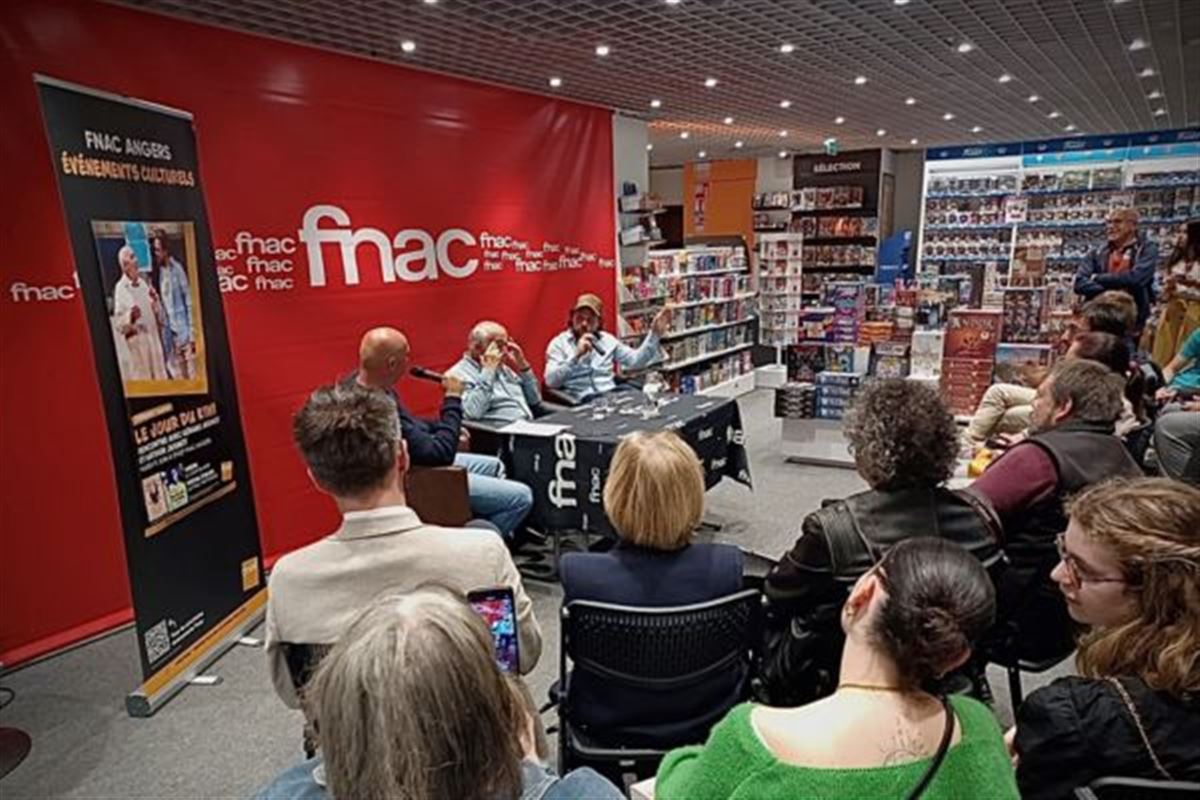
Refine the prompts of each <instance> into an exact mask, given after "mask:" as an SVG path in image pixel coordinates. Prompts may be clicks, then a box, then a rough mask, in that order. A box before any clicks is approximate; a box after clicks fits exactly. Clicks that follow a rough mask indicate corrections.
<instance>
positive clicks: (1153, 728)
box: [1010, 478, 1200, 800]
mask: <svg viewBox="0 0 1200 800" xmlns="http://www.w3.org/2000/svg"><path fill="white" fill-rule="evenodd" d="M1067 510H1068V513H1069V514H1070V524H1069V525H1068V527H1067V530H1066V533H1064V534H1062V535H1060V536H1059V538H1058V552H1059V557H1060V561H1059V564H1058V566H1057V567H1055V569H1054V572H1053V573H1051V577H1052V578H1053V579H1054V580H1055V582H1056V583H1057V584H1058V587H1059V589H1060V590H1061V591H1062V593H1063V596H1064V597H1065V598H1066V601H1067V608H1068V610H1069V611H1070V614H1071V617H1072V618H1073V619H1074V620H1075V621H1076V622H1079V623H1082V624H1083V625H1085V626H1088V628H1089V629H1090V630H1089V631H1088V633H1087V634H1085V635H1084V637H1083V639H1082V640H1081V641H1080V643H1079V652H1078V655H1077V657H1076V664H1077V667H1078V669H1079V673H1080V676H1079V677H1070V678H1060V679H1058V680H1057V681H1055V682H1054V683H1052V684H1050V685H1049V686H1047V687H1045V688H1043V689H1039V690H1038V691H1036V692H1034V693H1033V694H1031V695H1030V696H1029V698H1028V699H1027V700H1026V701H1025V703H1024V704H1023V705H1022V706H1021V708H1020V709H1018V712H1017V724H1016V728H1015V735H1013V732H1010V737H1011V742H1012V746H1013V758H1014V760H1015V761H1016V764H1017V783H1018V784H1019V785H1020V788H1021V795H1022V797H1024V798H1026V800H1030V799H1031V798H1032V800H1038V799H1039V798H1062V797H1072V796H1073V790H1074V789H1075V788H1076V787H1078V786H1084V785H1087V784H1088V783H1090V782H1091V781H1093V780H1095V779H1096V778H1099V777H1104V776H1122V777H1138V778H1150V779H1158V780H1177V781H1184V780H1190V781H1197V780H1200V489H1196V488H1194V487H1190V486H1188V485H1186V484H1183V483H1179V482H1177V481H1172V480H1169V479H1166V478H1119V479H1115V480H1111V481H1108V482H1106V483H1102V484H1098V485H1095V486H1093V487H1091V488H1089V489H1087V490H1085V491H1084V492H1082V493H1081V494H1079V495H1078V496H1077V497H1076V498H1075V499H1074V500H1073V501H1072V502H1071V503H1070V505H1069V506H1068V509H1067Z"/></svg>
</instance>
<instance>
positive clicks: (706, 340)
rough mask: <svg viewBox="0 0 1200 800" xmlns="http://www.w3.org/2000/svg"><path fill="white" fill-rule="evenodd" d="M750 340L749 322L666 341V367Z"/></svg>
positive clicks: (663, 346) (664, 343)
mask: <svg viewBox="0 0 1200 800" xmlns="http://www.w3.org/2000/svg"><path fill="white" fill-rule="evenodd" d="M749 341H750V324H749V322H746V323H743V324H740V325H733V326H730V327H728V328H718V329H717V330H712V331H705V332H703V333H698V334H696V335H695V336H688V337H686V338H683V339H677V340H672V341H664V342H663V343H662V349H663V350H664V351H665V352H666V354H667V361H668V363H667V365H666V366H665V367H663V368H664V369H673V368H675V367H676V366H677V365H678V363H679V362H683V361H688V360H690V359H693V358H698V357H700V356H703V355H706V354H708V353H716V352H719V351H721V350H727V349H729V348H731V347H738V346H740V345H743V344H747V343H748V342H749Z"/></svg>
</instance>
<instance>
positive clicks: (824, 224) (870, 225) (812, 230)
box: [793, 217, 879, 239]
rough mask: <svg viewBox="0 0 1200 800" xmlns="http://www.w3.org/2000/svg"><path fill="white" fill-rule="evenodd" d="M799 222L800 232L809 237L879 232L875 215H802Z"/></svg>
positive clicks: (835, 236)
mask: <svg viewBox="0 0 1200 800" xmlns="http://www.w3.org/2000/svg"><path fill="white" fill-rule="evenodd" d="M794 222H795V220H793V223H794ZM799 223H800V224H799V228H800V232H801V233H802V234H804V236H805V237H806V238H810V239H812V238H816V239H858V238H862V237H865V236H876V235H877V234H878V233H879V220H878V218H876V217H804V218H802V219H800V220H799Z"/></svg>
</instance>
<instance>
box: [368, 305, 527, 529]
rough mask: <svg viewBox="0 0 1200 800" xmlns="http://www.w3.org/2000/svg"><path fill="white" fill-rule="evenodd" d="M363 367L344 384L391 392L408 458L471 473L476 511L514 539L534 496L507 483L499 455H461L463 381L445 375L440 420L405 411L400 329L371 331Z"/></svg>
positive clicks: (405, 370) (405, 349) (520, 485)
mask: <svg viewBox="0 0 1200 800" xmlns="http://www.w3.org/2000/svg"><path fill="white" fill-rule="evenodd" d="M358 353H359V367H358V369H357V370H356V371H355V372H353V373H352V374H351V375H350V376H349V377H347V378H346V380H345V381H344V383H357V384H358V385H359V386H366V387H367V388H370V389H378V390H380V391H383V392H385V393H387V395H388V397H390V398H391V399H392V402H393V403H395V407H396V411H397V413H398V414H399V415H400V423H401V425H400V427H401V430H402V432H403V434H404V442H405V444H407V445H408V452H409V458H411V459H412V463H413V465H415V466H418V467H448V466H450V465H451V464H454V465H456V466H460V467H463V468H464V469H466V470H467V491H468V493H469V494H470V500H471V511H472V512H473V513H474V514H475V515H476V516H479V517H482V518H483V519H486V520H487V521H488V522H491V523H492V524H493V525H495V526H496V527H497V528H499V529H500V533H501V535H502V536H504V538H505V539H512V538H513V533H514V532H515V531H516V529H517V526H518V525H520V524H521V521H522V520H524V519H525V517H526V516H528V515H529V510H530V509H531V508H533V491H532V490H531V489H530V488H529V487H528V486H526V485H525V484H523V483H517V482H516V481H510V480H505V478H504V464H503V462H501V461H500V459H498V458H496V457H495V456H485V455H477V454H475V453H460V452H458V448H459V444H460V441H461V440H462V439H463V437H464V433H465V432H464V431H463V430H462V416H463V406H462V399H461V398H462V392H463V381H462V379H460V378H458V377H455V376H454V375H446V376H445V377H444V378H443V379H442V385H443V386H444V387H445V389H446V394H445V397H444V398H443V399H442V410H441V413H440V414H439V416H438V418H437V419H436V420H425V419H421V418H420V417H415V416H413V415H412V414H411V413H409V411H408V409H407V408H405V407H404V403H403V402H401V400H400V395H399V394H398V393H397V392H396V389H395V385H396V383H397V382H399V380H400V379H401V378H403V377H404V376H405V375H407V374H408V339H407V337H405V335H404V334H403V333H401V332H400V331H398V330H396V329H395V328H373V329H372V330H369V331H367V333H366V335H364V336H363V338H362V344H361V345H360V346H359V351H358Z"/></svg>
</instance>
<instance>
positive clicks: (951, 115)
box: [942, 111, 954, 122]
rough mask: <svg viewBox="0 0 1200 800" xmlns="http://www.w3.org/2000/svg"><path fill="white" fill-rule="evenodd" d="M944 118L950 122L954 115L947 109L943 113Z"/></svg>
mask: <svg viewBox="0 0 1200 800" xmlns="http://www.w3.org/2000/svg"><path fill="white" fill-rule="evenodd" d="M942 119H944V120H946V122H949V121H950V120H952V119H954V115H953V114H951V113H950V112H949V111H947V112H946V113H945V114H942Z"/></svg>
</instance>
